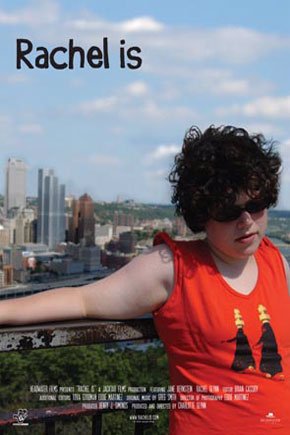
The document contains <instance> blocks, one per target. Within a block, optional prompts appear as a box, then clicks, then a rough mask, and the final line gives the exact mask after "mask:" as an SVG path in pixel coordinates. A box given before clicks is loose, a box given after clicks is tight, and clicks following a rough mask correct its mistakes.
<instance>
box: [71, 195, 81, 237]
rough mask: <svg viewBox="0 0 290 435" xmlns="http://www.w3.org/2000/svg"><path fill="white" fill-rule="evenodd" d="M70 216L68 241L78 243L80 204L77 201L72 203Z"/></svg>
mask: <svg viewBox="0 0 290 435" xmlns="http://www.w3.org/2000/svg"><path fill="white" fill-rule="evenodd" d="M71 208H72V216H70V218H69V230H68V241H69V242H73V243H76V244H77V243H79V212H80V203H79V200H78V199H73V201H72V205H71Z"/></svg>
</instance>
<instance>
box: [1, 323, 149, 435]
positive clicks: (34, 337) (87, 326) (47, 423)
mask: <svg viewBox="0 0 290 435" xmlns="http://www.w3.org/2000/svg"><path fill="white" fill-rule="evenodd" d="M154 338H158V335H157V332H156V330H155V327H154V323H153V320H152V319H151V318H146V319H134V320H123V321H113V320H112V321H109V320H106V321H103V320H102V321H99V320H88V321H70V322H67V321H66V322H58V323H49V324H47V323H46V324H38V325H29V326H19V327H9V328H7V327H5V328H2V329H0V352H11V351H24V350H34V349H52V348H57V347H63V346H83V345H89V344H97V343H111V342H120V341H128V340H130V341H131V340H144V339H154ZM109 405H110V404H109ZM107 412H118V410H115V409H111V407H110V406H108V408H107V409H101V410H100V409H94V408H91V409H90V408H87V407H83V406H82V404H81V403H80V404H70V405H66V406H58V407H49V408H40V409H32V410H29V412H28V415H27V416H26V417H25V423H28V424H36V423H43V424H44V433H45V435H55V433H56V425H55V424H56V421H57V420H67V419H72V418H76V417H82V416H92V426H91V427H92V432H91V433H92V435H101V434H102V415H103V414H104V413H107ZM137 414H138V411H137V412H136V415H137ZM15 422H16V416H15V413H13V412H0V434H5V429H6V428H7V427H9V426H11V425H13V424H15ZM146 427H147V425H146V423H145V424H141V423H138V422H135V425H134V435H142V434H144V430H145V429H146Z"/></svg>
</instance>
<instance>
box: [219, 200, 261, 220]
mask: <svg viewBox="0 0 290 435" xmlns="http://www.w3.org/2000/svg"><path fill="white" fill-rule="evenodd" d="M265 208H269V201H266V200H261V199H260V200H253V199H251V200H249V201H248V202H246V204H245V205H244V206H241V205H236V204H233V205H231V206H228V207H226V208H224V209H223V210H215V211H214V213H212V214H211V217H212V219H214V220H216V221H218V222H230V221H234V220H236V219H238V218H239V217H240V216H241V214H242V213H243V212H244V211H247V212H248V213H250V214H254V213H259V212H260V211H262V210H264V209H265Z"/></svg>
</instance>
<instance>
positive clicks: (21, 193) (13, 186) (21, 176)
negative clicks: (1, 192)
mask: <svg viewBox="0 0 290 435" xmlns="http://www.w3.org/2000/svg"><path fill="white" fill-rule="evenodd" d="M26 170H27V169H26V165H25V163H24V162H23V161H22V160H18V159H14V158H10V159H9V160H8V163H7V166H6V186H5V203H4V209H5V215H6V216H7V215H8V212H9V210H10V209H11V208H14V207H17V208H24V207H25V206H26Z"/></svg>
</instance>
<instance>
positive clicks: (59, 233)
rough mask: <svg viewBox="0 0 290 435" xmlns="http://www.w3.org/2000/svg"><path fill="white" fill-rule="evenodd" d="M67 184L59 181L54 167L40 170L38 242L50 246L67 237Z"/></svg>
mask: <svg viewBox="0 0 290 435" xmlns="http://www.w3.org/2000/svg"><path fill="white" fill-rule="evenodd" d="M64 198H65V186H64V185H63V184H59V183H58V178H57V177H56V176H55V175H54V172H53V170H52V169H39V171H38V219H37V242H38V243H44V244H46V245H48V246H49V248H51V249H52V248H55V246H56V245H57V244H58V243H60V242H63V241H64V239H65V207H64Z"/></svg>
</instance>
